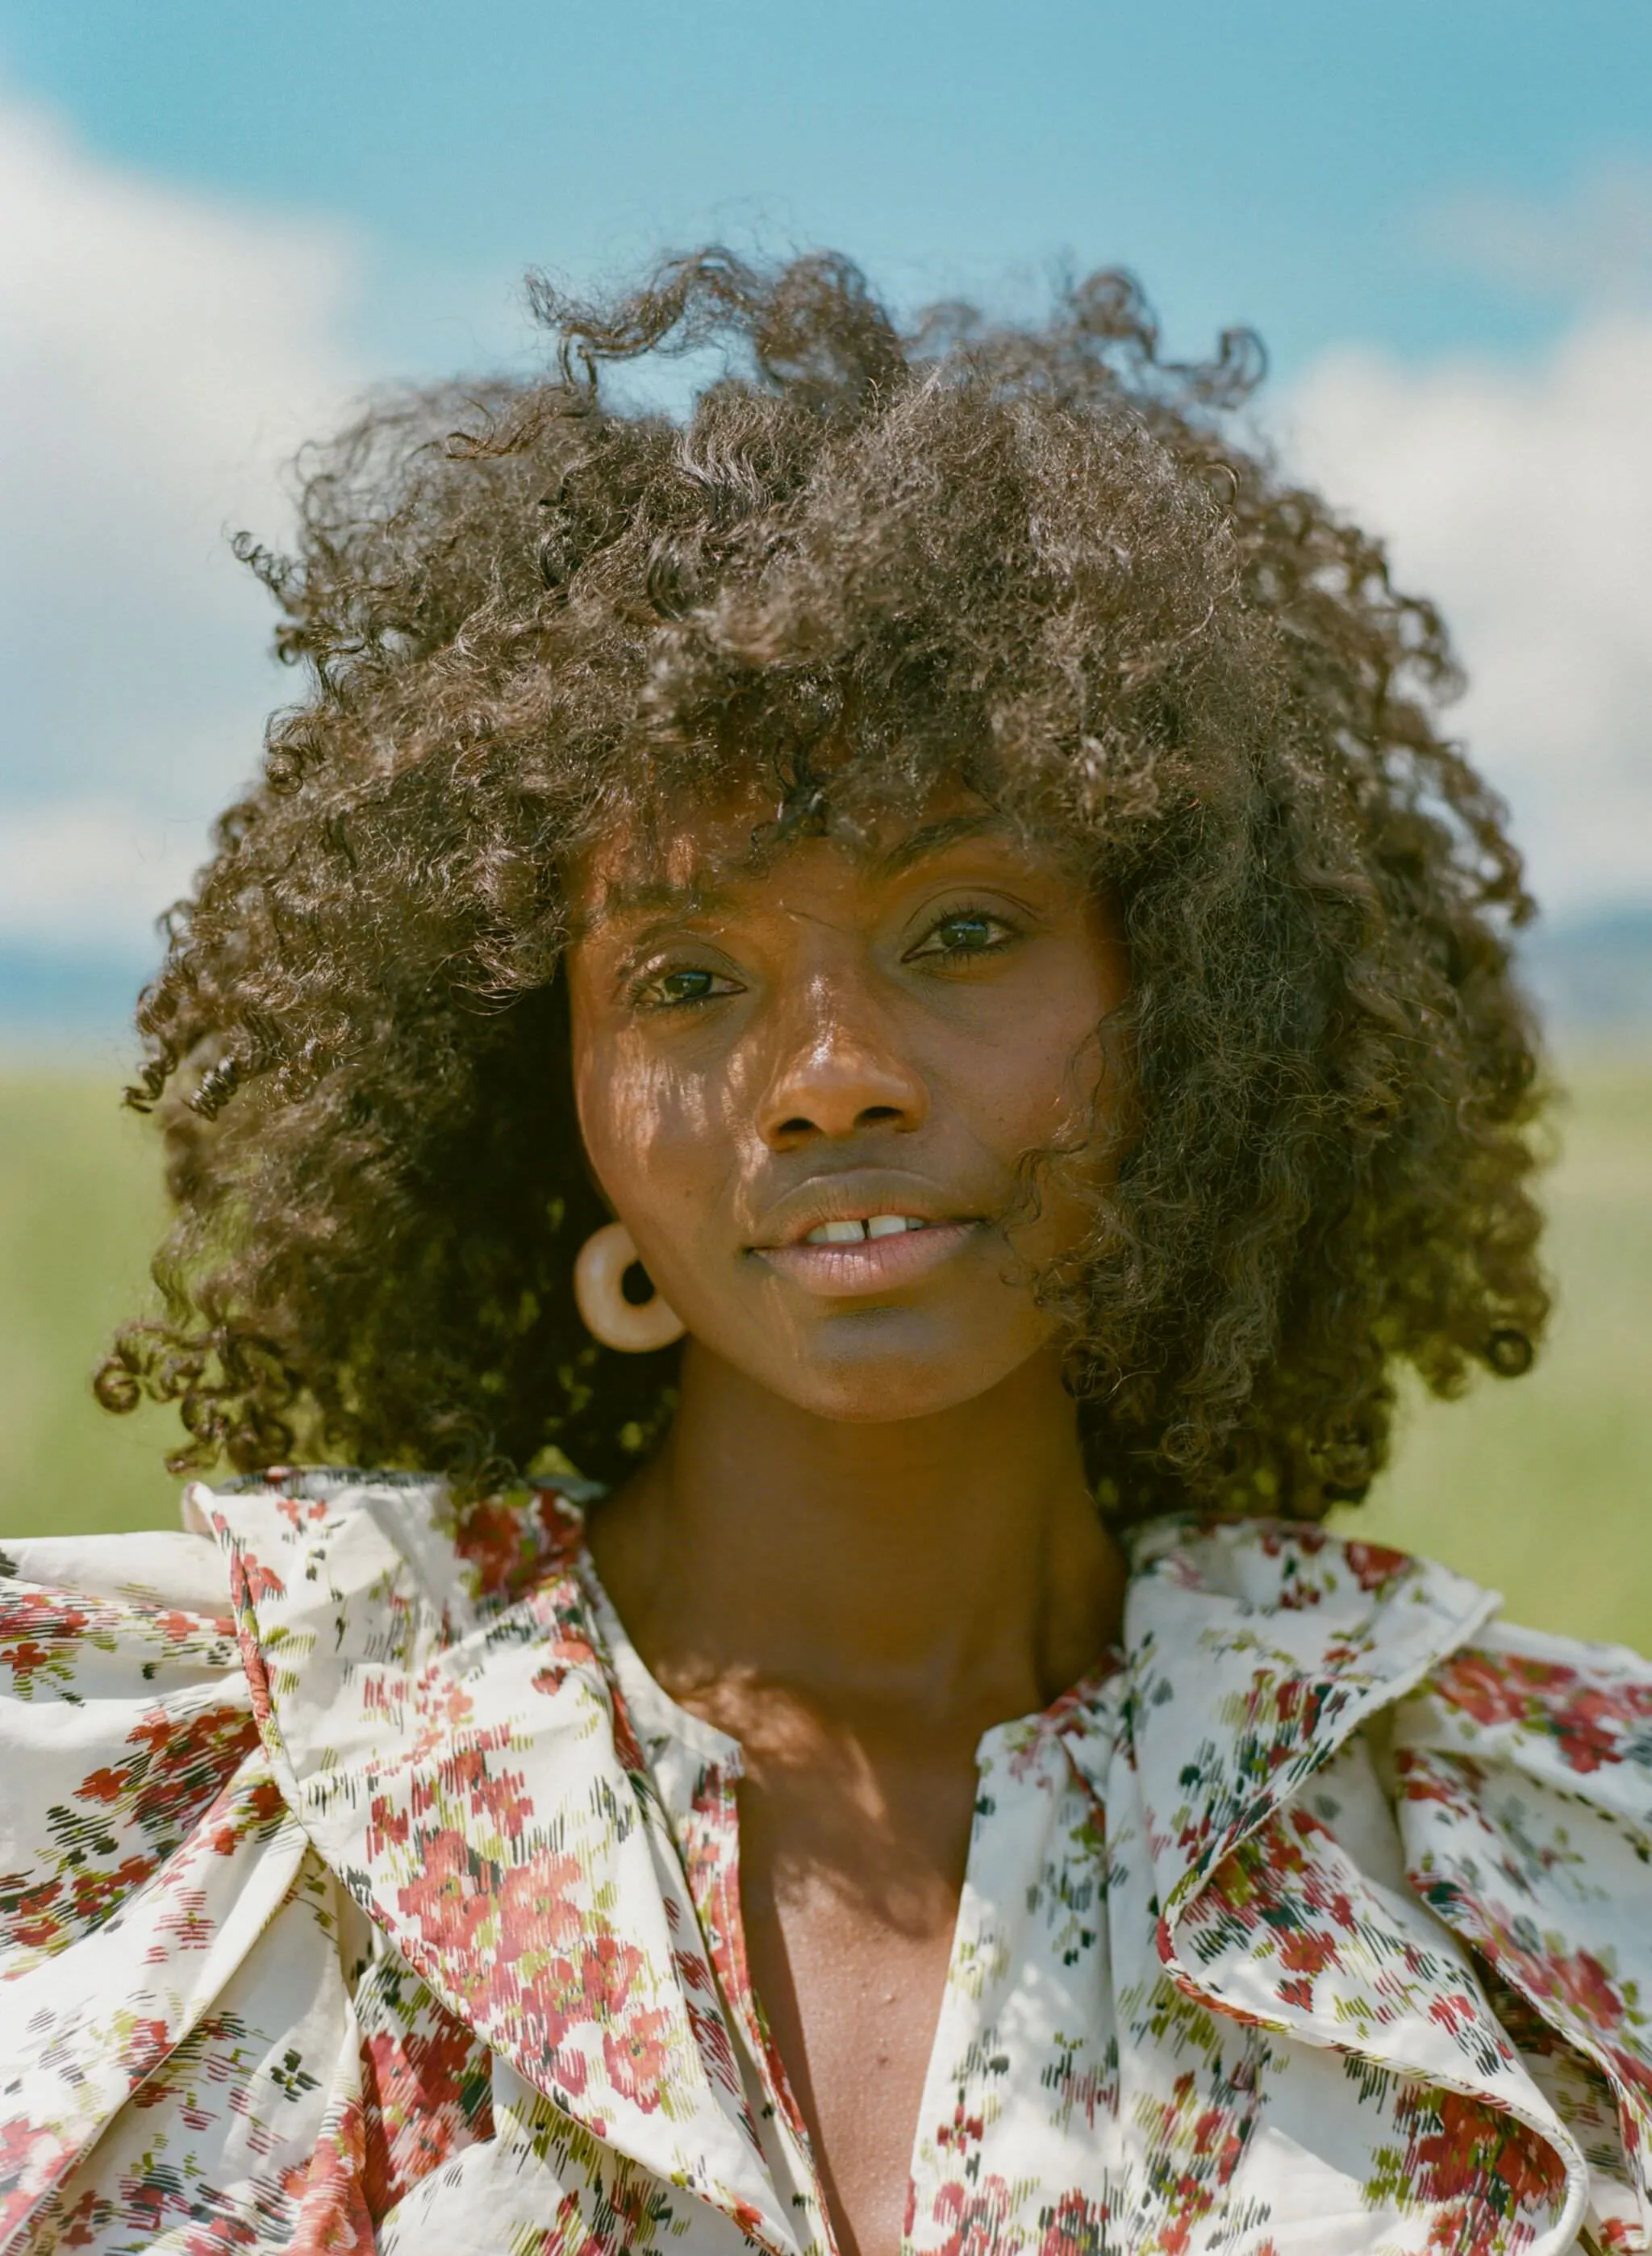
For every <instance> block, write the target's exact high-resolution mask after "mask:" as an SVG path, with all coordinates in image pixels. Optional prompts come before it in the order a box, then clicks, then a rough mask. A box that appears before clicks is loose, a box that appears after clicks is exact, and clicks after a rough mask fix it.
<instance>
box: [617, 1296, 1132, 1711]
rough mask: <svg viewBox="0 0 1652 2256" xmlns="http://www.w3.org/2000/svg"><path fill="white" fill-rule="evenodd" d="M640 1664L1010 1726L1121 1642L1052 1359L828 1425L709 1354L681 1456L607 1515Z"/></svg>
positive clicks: (687, 1411) (683, 1401) (1113, 1591)
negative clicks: (990, 1718)
mask: <svg viewBox="0 0 1652 2256" xmlns="http://www.w3.org/2000/svg"><path fill="white" fill-rule="evenodd" d="M592 1547H593V1550H594V1553H595V1555H596V1559H597V1563H598V1567H599V1569H600V1570H601V1574H602V1576H603V1579H604V1582H605V1583H607V1585H608V1589H609V1590H610V1591H611V1592H612V1594H613V1596H614V1598H615V1603H616V1604H618V1606H619V1608H620V1611H621V1612H622V1615H623V1616H624V1618H625V1619H626V1621H627V1624H628V1626H629V1629H630V1632H631V1634H632V1636H633V1637H634V1638H635V1639H636V1641H637V1644H638V1646H639V1649H641V1650H642V1652H643V1654H644V1657H645V1658H647V1659H648V1660H650V1663H651V1664H652V1665H653V1666H654V1667H655V1668H656V1670H657V1673H658V1674H661V1675H662V1676H663V1677H664V1679H665V1680H666V1681H668V1682H674V1683H675V1685H676V1686H678V1687H681V1688H687V1687H692V1685H694V1684H696V1683H698V1682H704V1681H710V1680H712V1679H722V1680H727V1679H728V1678H729V1677H731V1676H734V1675H739V1676H742V1677H745V1678H748V1679H752V1680H763V1681H771V1682H778V1683H783V1684H786V1685H789V1686H791V1688H794V1689H796V1690H797V1691H798V1692H800V1693H803V1694H804V1695H805V1696H812V1697H813V1698H816V1699H819V1700H825V1701H826V1702H829V1703H843V1702H846V1701H847V1702H854V1703H858V1702H859V1701H861V1700H862V1699H864V1700H867V1701H871V1702H877V1703H892V1704H896V1705H898V1706H901V1707H904V1708H907V1709H909V1710H917V1711H919V1712H923V1713H928V1714H931V1715H940V1714H944V1713H956V1712H958V1711H959V1710H969V1711H970V1712H972V1713H974V1714H982V1713H986V1712H988V1711H995V1712H997V1713H1000V1714H1002V1716H1005V1717H1008V1716H1011V1715H1017V1714H1023V1713H1026V1712H1028V1711H1029V1710H1031V1709H1034V1708H1038V1707H1042V1706H1044V1705H1046V1704H1047V1703H1048V1702H1049V1701H1050V1700H1051V1698H1053V1697H1054V1696H1055V1695H1056V1694H1057V1693H1058V1692H1059V1691H1061V1690H1062V1689H1064V1688H1065V1686H1066V1685H1067V1684H1069V1683H1071V1682H1072V1681H1074V1680H1075V1679H1076V1678H1078V1677H1079V1676H1080V1675H1082V1674H1084V1673H1085V1671H1086V1669H1087V1668H1088V1667H1090V1666H1091V1664H1092V1663H1093V1662H1094V1661H1095V1660H1097V1659H1098V1658H1099V1657H1100V1654H1101V1653H1103V1652H1104V1651H1105V1649H1106V1648H1107V1646H1108V1645H1109V1644H1110V1643H1112V1642H1113V1641H1114V1639H1115V1638H1116V1635H1117V1632H1118V1628H1119V1622H1120V1617H1121V1606H1122V1590H1123V1569H1122V1565H1121V1561H1120V1559H1119V1556H1118V1554H1117V1551H1116V1549H1115V1548H1114V1546H1113V1544H1112V1543H1111V1541H1110V1540H1109V1539H1108V1538H1107V1534H1106V1533H1105V1532H1104V1530H1103V1528H1102V1526H1101V1525H1100V1520H1099V1519H1098V1518H1097V1515H1096V1512H1095V1508H1094V1505H1093V1500H1092V1498H1091V1496H1090V1492H1089V1489H1088V1485H1087V1484H1086V1479H1085V1477H1084V1469H1083V1462H1082V1457H1081V1453H1080V1449H1079V1434H1078V1421H1077V1414H1076V1411H1075V1408H1074V1406H1073V1404H1072V1400H1071V1399H1070V1398H1069V1397H1068V1396H1067V1394H1066V1392H1065V1389H1064V1388H1063V1386H1062V1384H1061V1378H1060V1371H1059V1368H1058V1364H1057V1361H1056V1359H1055V1357H1053V1356H1042V1355H1041V1356H1037V1357H1032V1358H1031V1359H1030V1361H1029V1362H1027V1363H1026V1364H1023V1365H1022V1366H1021V1367H1020V1368H1019V1369H1018V1370H1016V1371H1013V1372H1012V1373H1011V1374H1010V1375H1009V1378H1006V1379H1004V1380H1002V1382H1001V1383H1000V1384H999V1385H997V1386H995V1387H994V1388H993V1389H992V1390H991V1391H990V1392H988V1393H986V1394H983V1395H980V1396H977V1397H976V1398H975V1399H973V1400H971V1401H968V1402H964V1403H960V1404H959V1405H958V1406H955V1407H954V1408H952V1409H948V1410H946V1411H943V1412H939V1413H936V1414H932V1415H931V1416H928V1417H924V1418H915V1419H906V1420H899V1421H891V1422H889V1423H888V1424H851V1423H847V1422H845V1421H837V1420H833V1419H827V1418H822V1417H819V1416H817V1415H815V1414H812V1413H811V1412H808V1411H805V1410H801V1409H799V1408H798V1407H797V1406H795V1405H793V1404H791V1403H789V1402H786V1401H784V1400H782V1399H780V1398H779V1397H778V1396H777V1395H775V1394H772V1393H770V1392H768V1391H767V1390H766V1389H764V1388H762V1387H760V1386H757V1385H755V1384H754V1383H753V1382H751V1381H750V1380H749V1379H747V1378H744V1377H743V1376H742V1374H741V1373H740V1372H739V1371H735V1370H734V1369H733V1368H732V1367H731V1366H730V1365H728V1364H725V1363H723V1362H721V1359H720V1358H718V1357H715V1356H713V1355H712V1354H710V1353H709V1351H708V1350H706V1349H705V1348H703V1347H701V1346H699V1344H698V1343H694V1342H692V1341H691V1342H690V1343H689V1346H688V1348H687V1350H685V1359H684V1369H683V1385H682V1391H681V1396H680V1401H679V1406H678V1414H677V1417H676V1421H675V1423H674V1425H673V1427H672V1430H671V1436H670V1439H669V1441H668V1442H667V1444H666V1446H665V1448H664V1450H663V1451H662V1452H661V1454H660V1456H658V1457H657V1459H656V1460H655V1462H654V1463H652V1464H651V1465H650V1466H649V1468H648V1469H647V1470H646V1471H645V1472H644V1473H643V1474H642V1475H641V1476H639V1477H638V1478H637V1479H636V1481H635V1482H633V1483H632V1484H630V1485H629V1487H628V1488H627V1489H626V1490H624V1491H622V1493H621V1494H620V1495H619V1496H618V1497H616V1498H615V1499H614V1500H613V1501H612V1503H610V1504H609V1505H605V1506H604V1507H603V1508H602V1509H601V1512H599V1513H598V1514H597V1515H596V1516H595V1519H594V1524H593V1528H592Z"/></svg>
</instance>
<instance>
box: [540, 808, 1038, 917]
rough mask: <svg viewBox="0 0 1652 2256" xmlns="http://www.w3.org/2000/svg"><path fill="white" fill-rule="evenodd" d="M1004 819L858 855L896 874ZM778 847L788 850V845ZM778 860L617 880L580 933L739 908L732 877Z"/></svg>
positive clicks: (979, 820)
mask: <svg viewBox="0 0 1652 2256" xmlns="http://www.w3.org/2000/svg"><path fill="white" fill-rule="evenodd" d="M1004 827H1005V826H1004V820H1003V817H1002V815H1001V814H995V813H993V812H992V810H991V809H989V808H983V809H982V810H981V812H980V813H979V814H948V815H943V816H940V817H938V819H937V820H936V821H933V822H924V823H920V824H919V826H918V828H917V829H916V830H914V831H912V832H911V833H910V835H908V836H907V837H904V838H902V839H900V840H898V841H897V842H896V843H895V844H894V845H893V846H890V847H889V848H888V849H886V850H885V851H884V852H882V853H881V854H865V853H861V855H860V856H859V857H858V858H860V859H861V860H862V861H864V863H865V864H866V866H867V867H868V869H869V870H870V871H872V872H873V873H874V874H875V876H878V877H889V878H893V877H897V876H899V874H900V872H901V871H903V870H909V869H910V868H911V867H912V866H913V864H915V863H917V862H922V861H924V859H925V858H926V857H928V856H929V855H931V854H938V853H941V852H944V851H945V850H946V848H947V847H948V846H954V845H958V844H960V842H963V841H965V840H967V839H970V838H979V837H981V836H983V835H986V834H987V833H988V832H991V831H1002V830H1003V828H1004ZM838 842H839V843H840V844H841V845H844V846H845V847H847V850H848V851H849V852H850V853H851V854H854V853H855V852H856V849H855V845H854V840H853V839H852V838H850V839H841V840H839V841H838ZM779 851H781V852H784V846H783V847H781V848H780V849H779ZM776 858H777V850H776V849H775V848H773V847H768V848H765V849H763V850H762V851H761V852H756V853H753V854H752V855H750V856H749V857H744V858H742V860H739V861H735V862H732V863H724V864H721V865H720V868H719V871H718V872H717V873H715V874H712V873H706V874H701V875H697V876H695V877H692V878H689V879H688V880H687V881H686V883H684V884H676V883H673V882H672V881H671V879H670V878H615V881H614V882H613V884H612V885H608V886H606V887H605V888H604V890H603V893H602V898H601V902H600V903H599V904H598V906H596V908H595V909H594V910H593V911H592V912H591V913H590V914H589V915H587V916H584V917H581V918H580V919H579V920H578V921H577V923H576V925H575V927H574V931H575V933H576V934H583V933H588V932H594V931H595V930H597V929H598V928H599V927H601V926H602V925H605V924H608V923H611V922H612V921H613V920H615V919H616V918H620V917H631V916H642V915H644V914H646V913H648V912H649V911H650V910H652V911H653V912H655V913H656V914H657V916H659V917H671V916H698V915H703V914H705V913H707V912H709V911H715V910H724V909H728V908H731V907H732V906H734V899H735V897H734V892H733V891H732V887H731V883H730V880H731V879H736V880H737V879H738V878H742V877H755V876H757V875H759V874H761V872H762V871H763V869H765V868H766V867H768V866H769V865H770V864H771V863H772V862H773V861H774V860H775V859H776Z"/></svg>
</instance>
